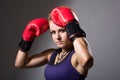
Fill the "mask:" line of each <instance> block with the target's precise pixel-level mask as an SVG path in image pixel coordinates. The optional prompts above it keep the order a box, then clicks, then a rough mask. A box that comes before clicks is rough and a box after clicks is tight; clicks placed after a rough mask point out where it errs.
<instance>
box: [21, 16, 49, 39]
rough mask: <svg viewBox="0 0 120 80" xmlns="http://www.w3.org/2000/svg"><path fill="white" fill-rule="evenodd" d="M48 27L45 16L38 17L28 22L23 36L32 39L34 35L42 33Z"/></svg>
mask: <svg viewBox="0 0 120 80" xmlns="http://www.w3.org/2000/svg"><path fill="white" fill-rule="evenodd" d="M47 29H48V21H47V20H46V19H45V18H37V19H34V20H31V21H30V22H29V23H28V24H27V26H26V28H25V30H24V32H23V35H22V37H23V39H24V40H25V41H32V40H33V39H34V37H37V36H39V35H41V34H42V33H44V32H45V31H46V30H47Z"/></svg>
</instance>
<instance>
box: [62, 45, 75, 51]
mask: <svg viewBox="0 0 120 80" xmlns="http://www.w3.org/2000/svg"><path fill="white" fill-rule="evenodd" d="M71 49H73V45H69V46H68V47H66V48H62V52H66V53H67V52H69V51H70V50H71Z"/></svg>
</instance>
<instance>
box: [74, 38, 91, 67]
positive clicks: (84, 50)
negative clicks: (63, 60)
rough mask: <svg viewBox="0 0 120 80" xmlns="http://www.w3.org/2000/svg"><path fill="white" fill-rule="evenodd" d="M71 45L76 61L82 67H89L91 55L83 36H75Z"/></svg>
mask: <svg viewBox="0 0 120 80" xmlns="http://www.w3.org/2000/svg"><path fill="white" fill-rule="evenodd" d="M73 45H74V48H75V53H76V55H77V58H78V61H79V62H80V63H81V65H82V66H83V67H85V68H90V67H91V66H92V65H93V57H92V55H91V51H90V48H89V45H88V42H87V40H86V39H85V38H83V37H79V38H76V39H75V40H74V41H73Z"/></svg>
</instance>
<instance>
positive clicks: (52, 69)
mask: <svg viewBox="0 0 120 80" xmlns="http://www.w3.org/2000/svg"><path fill="white" fill-rule="evenodd" d="M59 51H60V49H57V50H55V51H54V53H53V54H52V56H51V58H50V62H49V63H48V65H47V66H46V68H45V73H44V74H45V78H46V80H85V77H86V76H83V75H81V74H80V73H78V72H77V71H76V70H75V69H74V68H73V66H72V64H71V57H72V55H73V53H74V50H72V51H71V52H70V53H69V55H68V56H67V57H66V58H65V59H64V60H63V61H62V62H60V63H58V64H56V65H54V64H53V63H54V60H55V57H56V55H57V53H58V52H59Z"/></svg>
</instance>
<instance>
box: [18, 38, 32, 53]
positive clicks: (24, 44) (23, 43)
mask: <svg viewBox="0 0 120 80" xmlns="http://www.w3.org/2000/svg"><path fill="white" fill-rule="evenodd" d="M32 43H33V41H25V40H24V39H21V41H20V42H19V47H20V49H21V50H22V51H24V52H26V51H29V50H30V48H31V45H32Z"/></svg>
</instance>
